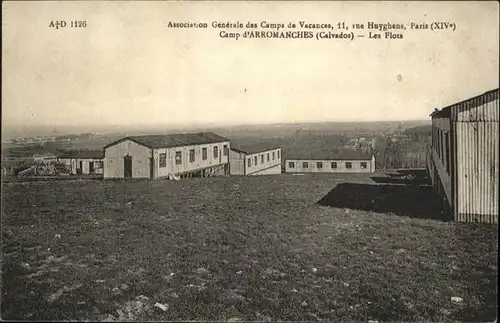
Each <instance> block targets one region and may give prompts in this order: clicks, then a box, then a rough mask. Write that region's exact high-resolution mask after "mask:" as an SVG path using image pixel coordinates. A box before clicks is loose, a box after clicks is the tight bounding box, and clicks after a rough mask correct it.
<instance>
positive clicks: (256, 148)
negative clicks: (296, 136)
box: [231, 141, 280, 155]
mask: <svg viewBox="0 0 500 323" xmlns="http://www.w3.org/2000/svg"><path fill="white" fill-rule="evenodd" d="M279 148H280V147H279V146H278V145H276V144H269V143H263V142H257V143H252V144H239V143H237V142H233V141H231V150H234V151H238V152H241V153H244V154H248V155H250V154H255V153H260V152H264V151H269V150H273V149H279Z"/></svg>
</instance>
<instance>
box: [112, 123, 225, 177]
mask: <svg viewBox="0 0 500 323" xmlns="http://www.w3.org/2000/svg"><path fill="white" fill-rule="evenodd" d="M229 148H230V146H229V140H228V139H226V138H224V137H221V136H219V135H217V134H215V133H212V132H199V133H183V134H166V135H148V136H129V137H125V138H123V139H120V140H117V141H115V142H113V143H110V144H109V145H107V146H105V147H104V155H105V157H104V178H105V179H106V178H147V179H157V178H172V177H174V178H177V177H181V178H183V177H193V176H201V177H205V176H215V175H227V174H229Z"/></svg>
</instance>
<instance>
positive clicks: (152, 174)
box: [149, 158, 154, 179]
mask: <svg viewBox="0 0 500 323" xmlns="http://www.w3.org/2000/svg"><path fill="white" fill-rule="evenodd" d="M153 167H154V164H153V158H149V178H150V179H153V177H154V168H153Z"/></svg>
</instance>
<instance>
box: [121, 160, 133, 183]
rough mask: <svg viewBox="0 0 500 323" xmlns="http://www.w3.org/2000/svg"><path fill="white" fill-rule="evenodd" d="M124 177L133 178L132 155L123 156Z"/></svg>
mask: <svg viewBox="0 0 500 323" xmlns="http://www.w3.org/2000/svg"><path fill="white" fill-rule="evenodd" d="M123 177H125V178H132V156H125V157H123Z"/></svg>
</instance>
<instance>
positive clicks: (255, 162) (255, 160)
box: [253, 156, 257, 166]
mask: <svg viewBox="0 0 500 323" xmlns="http://www.w3.org/2000/svg"><path fill="white" fill-rule="evenodd" d="M253 163H254V164H255V166H257V156H255V157H254V158H253Z"/></svg>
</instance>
